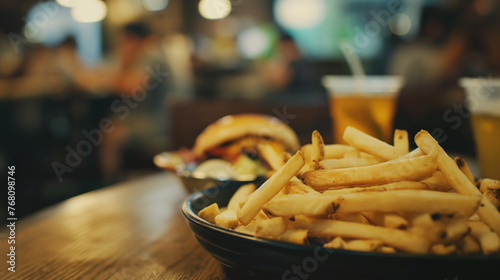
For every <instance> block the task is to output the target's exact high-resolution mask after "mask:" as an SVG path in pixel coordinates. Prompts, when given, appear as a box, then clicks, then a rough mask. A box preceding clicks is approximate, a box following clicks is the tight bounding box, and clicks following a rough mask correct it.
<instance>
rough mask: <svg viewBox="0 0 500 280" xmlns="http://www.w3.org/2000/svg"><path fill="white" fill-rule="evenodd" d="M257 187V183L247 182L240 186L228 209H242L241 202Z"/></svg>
mask: <svg viewBox="0 0 500 280" xmlns="http://www.w3.org/2000/svg"><path fill="white" fill-rule="evenodd" d="M255 189H256V186H255V184H246V185H243V186H241V187H239V188H238V190H237V191H236V192H235V193H234V194H233V196H232V197H231V199H230V200H229V202H228V204H227V209H228V210H234V211H238V210H240V209H241V207H240V203H241V202H243V201H245V200H246V199H247V197H248V196H249V195H250V194H251V193H253V192H254V191H255Z"/></svg>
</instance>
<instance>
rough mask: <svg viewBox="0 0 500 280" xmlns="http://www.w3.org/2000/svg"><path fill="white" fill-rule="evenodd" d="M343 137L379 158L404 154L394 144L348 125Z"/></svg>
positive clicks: (389, 157) (354, 145) (394, 157)
mask: <svg viewBox="0 0 500 280" xmlns="http://www.w3.org/2000/svg"><path fill="white" fill-rule="evenodd" d="M343 139H344V141H346V142H347V143H348V144H349V145H351V146H353V147H354V148H356V149H358V150H360V151H363V152H366V153H369V154H371V155H374V156H376V157H378V158H381V159H385V160H391V159H397V158H399V157H401V156H403V155H405V153H404V152H402V151H401V150H399V149H397V148H395V147H394V146H391V145H389V144H387V143H385V142H383V141H381V140H379V139H377V138H375V137H373V136H370V135H368V134H366V133H363V132H361V131H360V130H358V129H356V128H354V127H351V126H348V127H347V128H346V130H345V131H344V136H343Z"/></svg>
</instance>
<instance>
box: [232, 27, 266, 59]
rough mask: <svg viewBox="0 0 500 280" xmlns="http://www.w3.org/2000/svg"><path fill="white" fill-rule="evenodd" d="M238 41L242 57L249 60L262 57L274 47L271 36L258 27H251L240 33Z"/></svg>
mask: <svg viewBox="0 0 500 280" xmlns="http://www.w3.org/2000/svg"><path fill="white" fill-rule="evenodd" d="M237 40H238V41H237V44H238V49H239V51H240V53H241V55H242V56H243V57H245V58H249V59H254V58H258V57H260V56H262V55H263V54H265V53H266V52H267V51H268V50H269V49H270V48H271V45H272V40H271V38H270V36H269V34H268V33H266V32H265V30H263V29H261V28H258V27H251V28H248V29H246V30H244V31H243V32H241V33H240V35H239V36H238V39H237Z"/></svg>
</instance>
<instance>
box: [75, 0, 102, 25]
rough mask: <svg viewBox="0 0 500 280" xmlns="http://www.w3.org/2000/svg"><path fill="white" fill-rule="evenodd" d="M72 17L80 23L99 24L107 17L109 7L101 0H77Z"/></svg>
mask: <svg viewBox="0 0 500 280" xmlns="http://www.w3.org/2000/svg"><path fill="white" fill-rule="evenodd" d="M75 1H76V4H75V6H74V7H73V8H72V9H71V16H73V18H74V19H75V20H76V21H79V22H97V21H101V20H103V19H104V17H106V14H107V12H108V9H107V6H106V4H105V3H104V2H102V1H100V0H75Z"/></svg>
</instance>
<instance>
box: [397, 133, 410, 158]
mask: <svg viewBox="0 0 500 280" xmlns="http://www.w3.org/2000/svg"><path fill="white" fill-rule="evenodd" d="M394 147H395V148H396V149H398V150H400V151H401V152H402V153H403V154H407V153H409V152H410V141H409V140H408V131H406V130H401V129H395V130H394Z"/></svg>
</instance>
